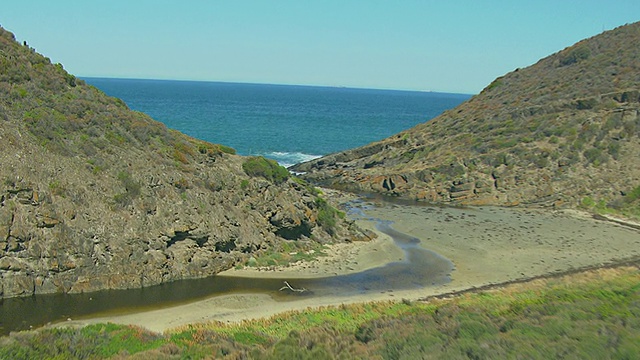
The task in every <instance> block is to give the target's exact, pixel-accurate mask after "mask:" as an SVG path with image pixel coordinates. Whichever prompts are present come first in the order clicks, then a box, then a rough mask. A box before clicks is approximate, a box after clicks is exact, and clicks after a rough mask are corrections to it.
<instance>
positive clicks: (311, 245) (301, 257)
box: [240, 241, 327, 268]
mask: <svg viewBox="0 0 640 360" xmlns="http://www.w3.org/2000/svg"><path fill="white" fill-rule="evenodd" d="M324 250H325V247H324V245H322V244H320V243H318V242H315V241H283V242H281V243H280V244H279V245H278V246H275V247H271V248H270V250H268V251H265V252H262V253H259V254H258V255H256V256H254V257H251V258H249V259H248V260H247V261H246V262H245V264H244V266H248V267H267V266H287V265H289V264H293V263H296V262H298V261H312V260H315V259H317V258H318V257H322V256H326V255H327V254H326V252H325V251H324ZM240 268H242V266H240Z"/></svg>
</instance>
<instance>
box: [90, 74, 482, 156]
mask: <svg viewBox="0 0 640 360" xmlns="http://www.w3.org/2000/svg"><path fill="white" fill-rule="evenodd" d="M84 80H85V81H86V82H87V83H88V84H91V85H93V86H95V87H97V88H99V89H100V90H102V91H103V92H105V93H106V94H107V95H110V96H115V97H118V98H120V99H122V100H124V101H125V102H126V103H127V105H128V106H129V107H130V108H131V109H133V110H137V111H142V112H144V113H147V114H149V115H150V116H151V117H152V118H154V119H155V120H158V121H161V122H163V123H164V124H166V125H167V127H169V128H172V129H176V130H179V131H181V132H184V133H186V134H188V135H190V136H193V137H196V138H199V139H202V140H206V141H209V142H213V143H220V144H224V145H227V146H231V147H233V148H235V149H236V151H237V152H238V153H239V154H241V155H263V156H266V157H269V158H272V159H275V160H277V161H278V162H279V163H280V164H281V165H283V166H290V165H293V164H296V163H298V162H302V161H306V160H310V159H313V158H316V157H319V156H322V155H326V154H329V153H333V152H337V151H341V150H346V149H349V148H354V147H358V146H362V145H365V144H368V143H370V142H372V141H376V140H381V139H383V138H386V137H388V136H391V135H393V134H395V133H398V132H400V131H402V130H405V129H408V128H410V127H412V126H414V125H417V124H419V123H422V122H425V121H427V120H429V119H431V118H433V117H435V116H437V115H439V114H440V113H442V112H443V111H445V110H447V109H451V108H453V107H455V106H457V105H458V104H460V103H461V102H463V101H465V100H467V99H468V98H469V97H470V95H463V94H448V93H435V92H418V91H396V90H372V89H352V88H338V87H314V86H293V85H265V84H238V83H221V82H198V81H173V80H135V79H106V78H84Z"/></svg>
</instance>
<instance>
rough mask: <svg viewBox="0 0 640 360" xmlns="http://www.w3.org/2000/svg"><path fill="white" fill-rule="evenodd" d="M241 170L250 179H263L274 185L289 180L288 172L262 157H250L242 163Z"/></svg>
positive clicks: (274, 162)
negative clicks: (250, 177)
mask: <svg viewBox="0 0 640 360" xmlns="http://www.w3.org/2000/svg"><path fill="white" fill-rule="evenodd" d="M242 170H244V172H245V173H246V174H247V175H249V176H252V177H263V178H265V179H267V180H269V181H271V182H273V183H275V184H281V183H283V182H285V181H287V179H288V178H289V176H290V174H289V171H288V170H287V169H286V168H284V167H282V166H280V165H278V163H277V162H276V161H275V160H271V159H266V158H265V157H263V156H252V157H250V158H248V159H247V160H245V161H244V163H242Z"/></svg>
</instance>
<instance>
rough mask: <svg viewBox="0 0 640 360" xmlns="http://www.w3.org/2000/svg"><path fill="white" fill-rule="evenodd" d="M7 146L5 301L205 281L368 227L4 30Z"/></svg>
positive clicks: (0, 242)
mask: <svg viewBox="0 0 640 360" xmlns="http://www.w3.org/2000/svg"><path fill="white" fill-rule="evenodd" d="M0 143H2V153H1V155H0V297H12V296H23V295H31V294H44V293H55V292H64V293H77V292H88V291H95V290H101V289H124V288H133V287H143V286H150V285H154V284H159V283H163V282H168V281H173V280H177V279H185V278H196V277H205V276H210V275H214V274H216V273H218V272H219V271H221V270H225V269H228V268H230V267H231V266H233V265H234V264H237V263H241V262H244V261H245V260H246V259H248V258H249V257H250V256H252V255H254V256H256V255H257V254H259V253H260V252H263V251H267V250H269V251H274V250H277V249H278V248H279V246H281V244H283V242H285V241H298V242H299V243H300V244H304V243H305V242H307V243H308V242H311V241H317V242H329V241H345V240H352V239H354V238H358V237H359V236H363V235H362V234H360V233H359V231H358V230H357V229H356V228H355V226H353V224H351V223H349V222H348V221H345V220H343V219H341V218H339V217H337V216H336V218H335V221H334V222H333V223H332V226H331V227H328V226H323V225H322V224H319V223H318V221H317V219H318V214H319V212H321V211H322V209H320V208H319V206H318V195H317V194H316V193H314V192H313V189H312V188H311V187H309V186H306V185H304V184H301V183H300V182H299V181H294V180H293V179H290V178H289V179H287V176H286V171H285V172H284V175H283V174H282V173H280V175H279V176H280V178H278V181H273V179H268V178H265V177H263V176H258V175H255V174H252V175H251V176H250V175H248V174H247V172H246V171H245V170H244V169H243V163H245V162H246V161H247V159H246V158H243V157H241V156H237V155H235V151H233V149H230V148H227V147H225V146H222V145H215V144H210V143H206V142H203V141H199V140H196V139H193V138H190V137H188V136H186V135H183V134H181V133H178V132H176V131H172V130H169V129H167V128H165V127H164V125H162V124H160V123H158V122H156V121H154V120H152V119H151V118H149V117H148V116H146V115H144V114H141V113H137V112H133V111H130V110H129V109H128V108H127V106H126V105H125V104H124V103H123V102H122V101H121V100H119V99H115V98H111V97H108V96H106V95H105V94H103V93H102V92H100V91H99V90H98V89H96V88H94V87H91V86H88V85H86V84H84V82H83V81H81V80H78V79H76V78H75V77H74V76H72V75H70V74H68V73H67V72H66V71H64V70H63V68H62V66H61V65H59V64H57V65H53V64H51V63H50V61H49V59H48V58H45V57H44V56H42V55H40V54H38V53H37V52H35V50H34V49H31V48H29V47H27V46H26V45H21V44H19V43H17V42H16V41H15V39H14V36H13V34H11V33H9V32H7V31H5V30H3V29H0ZM276 170H277V169H276ZM270 171H273V169H270Z"/></svg>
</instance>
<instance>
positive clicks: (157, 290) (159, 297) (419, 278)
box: [0, 204, 454, 334]
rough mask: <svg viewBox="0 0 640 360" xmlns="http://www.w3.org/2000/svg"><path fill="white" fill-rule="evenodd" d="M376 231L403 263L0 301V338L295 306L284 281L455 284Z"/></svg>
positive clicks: (446, 264)
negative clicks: (309, 275)
mask: <svg viewBox="0 0 640 360" xmlns="http://www.w3.org/2000/svg"><path fill="white" fill-rule="evenodd" d="M350 216H351V217H359V218H363V217H366V215H365V214H364V212H363V207H362V205H361V204H360V206H358V205H356V204H354V205H353V206H352V207H351V211H350ZM370 220H374V221H376V222H377V227H378V229H379V230H380V231H381V232H384V233H386V234H388V235H389V236H391V237H392V238H393V239H394V242H395V244H396V245H397V246H398V247H400V248H401V249H402V250H404V253H405V258H404V259H403V260H402V261H397V262H393V263H389V264H387V265H385V266H381V267H377V268H373V269H369V270H366V271H362V272H359V273H354V274H347V275H339V276H330V277H323V278H314V279H295V278H291V277H288V278H286V279H264V278H241V277H232V276H214V277H210V278H206V279H194V280H181V281H175V282H171V283H167V284H162V285H157V286H152V287H147V288H142V289H132V290H106V291H98V292H92V293H89V294H74V295H68V294H52V295H38V296H31V297H27V298H12V299H4V300H0V334H8V333H9V332H10V331H15V330H23V329H29V328H30V327H38V326H41V325H45V324H47V323H49V322H56V321H62V320H66V319H67V318H73V319H77V318H80V317H92V316H98V315H100V314H104V313H107V312H108V313H110V314H114V313H119V314H124V313H130V312H136V311H143V310H151V309H157V308H161V307H169V306H174V305H178V304H183V303H187V302H192V301H197V300H202V299H205V298H208V297H211V296H217V295H228V294H233V293H262V294H269V295H270V296H272V297H273V298H274V299H276V300H278V301H293V300H295V299H297V298H298V296H300V295H297V296H296V295H293V294H291V293H289V292H280V291H278V289H280V287H282V285H283V280H287V281H288V282H289V283H290V284H291V285H292V286H294V287H295V288H305V289H308V290H309V291H308V292H305V293H303V294H305V295H303V296H327V295H341V296H348V295H354V294H366V293H367V292H372V293H373V292H380V291H385V290H406V289H414V288H420V287H425V286H432V285H441V284H445V283H448V282H450V281H451V279H450V273H451V271H452V270H453V269H454V266H453V263H451V261H449V260H447V259H445V258H444V257H442V256H440V255H438V254H436V253H434V252H432V251H429V250H426V249H424V248H422V247H420V240H419V239H417V238H414V237H411V236H409V235H406V234H403V233H401V232H398V231H396V230H394V229H393V228H392V227H391V226H390V224H389V223H387V222H384V221H382V220H378V219H370Z"/></svg>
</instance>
